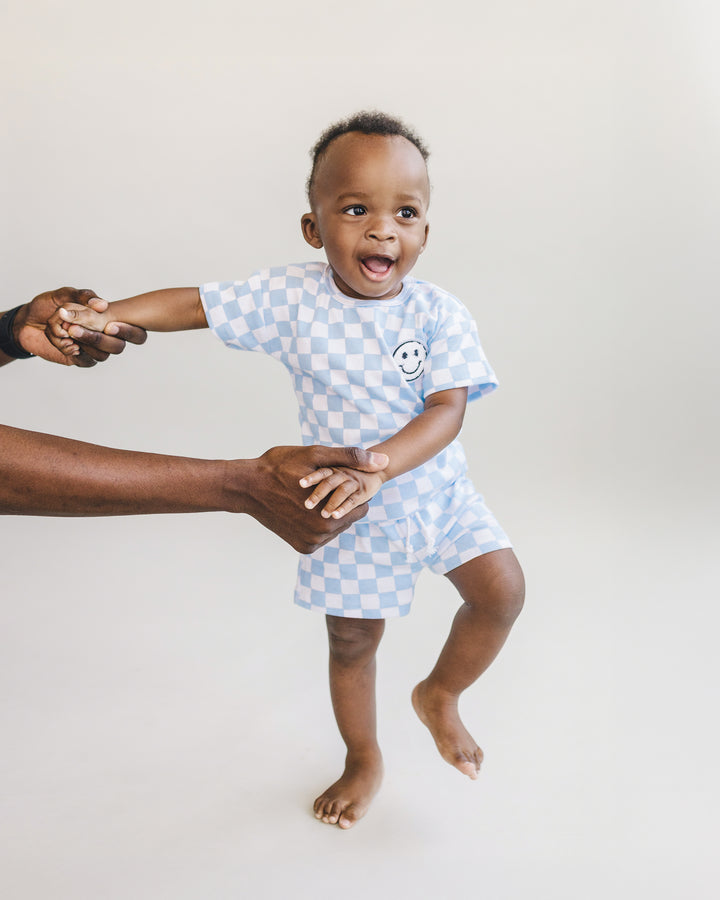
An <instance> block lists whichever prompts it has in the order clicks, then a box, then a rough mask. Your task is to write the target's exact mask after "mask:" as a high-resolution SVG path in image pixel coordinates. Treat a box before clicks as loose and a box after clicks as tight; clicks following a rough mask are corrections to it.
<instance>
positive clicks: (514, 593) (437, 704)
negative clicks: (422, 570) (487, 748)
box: [412, 550, 525, 778]
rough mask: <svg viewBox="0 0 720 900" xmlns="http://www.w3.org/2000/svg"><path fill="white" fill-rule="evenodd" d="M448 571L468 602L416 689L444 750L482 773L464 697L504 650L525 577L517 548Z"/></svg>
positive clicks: (420, 708)
mask: <svg viewBox="0 0 720 900" xmlns="http://www.w3.org/2000/svg"><path fill="white" fill-rule="evenodd" d="M447 577H448V578H449V579H450V581H452V583H453V584H454V585H455V587H456V588H457V589H458V591H459V592H460V596H461V597H462V599H463V601H464V603H463V605H462V606H461V607H460V609H459V610H458V612H457V615H456V616H455V619H454V620H453V624H452V628H451V630H450V636H449V637H448V639H447V641H446V643H445V646H444V647H443V649H442V651H441V653H440V657H439V658H438V661H437V663H436V664H435V668H434V669H433V670H432V672H431V673H430V675H429V676H428V677H427V678H426V679H425V681H421V682H420V684H418V685H417V687H416V688H415V690H414V691H413V697H412V699H413V706H414V707H415V711H416V712H417V714H418V716H419V717H420V719H421V720H422V722H423V723H424V724H425V725H427V727H428V728H429V729H430V733H431V734H432V736H433V738H434V739H435V743H436V745H437V748H438V750H439V751H440V754H441V756H442V757H443V758H444V759H445V760H447V762H449V763H450V764H451V765H453V766H455V767H456V768H457V769H459V770H460V771H461V772H462V773H463V774H465V775H468V776H469V777H470V778H477V773H478V771H479V769H480V764H481V762H482V757H483V754H482V750H481V749H480V748H479V747H478V745H477V744H476V743H475V741H474V739H473V738H472V736H471V735H470V734H469V733H468V731H467V730H466V728H465V726H464V725H463V723H462V721H461V719H460V716H459V714H458V699H459V697H460V694H461V693H462V692H463V691H464V690H465V688H467V687H469V686H470V685H471V684H473V682H474V681H476V679H478V678H479V677H480V675H482V673H483V672H484V671H485V669H487V667H488V666H489V665H490V663H491V662H492V661H493V660H494V659H495V657H496V656H497V654H498V653H499V652H500V649H501V647H502V645H503V644H504V643H505V639H506V638H507V636H508V634H509V633H510V629H511V628H512V626H513V623H514V622H515V619H516V618H517V616H518V615H519V613H520V610H521V609H522V605H523V599H524V596H525V583H524V579H523V574H522V570H521V569H520V566H519V564H518V561H517V559H516V558H515V554H514V553H513V552H512V550H495V551H493V552H492V553H486V554H485V555H484V556H478V557H476V558H475V559H471V560H470V561H469V562H467V563H465V564H464V565H462V566H459V567H458V568H457V569H454V570H453V571H452V572H449V573H448V576H447Z"/></svg>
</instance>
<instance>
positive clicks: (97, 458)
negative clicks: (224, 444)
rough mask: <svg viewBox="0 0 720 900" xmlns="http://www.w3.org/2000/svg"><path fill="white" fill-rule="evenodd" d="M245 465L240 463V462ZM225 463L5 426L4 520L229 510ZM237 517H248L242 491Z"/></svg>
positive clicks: (0, 439) (0, 449) (0, 490)
mask: <svg viewBox="0 0 720 900" xmlns="http://www.w3.org/2000/svg"><path fill="white" fill-rule="evenodd" d="M239 465H242V462H240V463H239ZM225 469H226V464H225V463H223V462H219V461H213V460H201V459H187V458H183V457H175V456H161V455H158V454H154V453H141V452H135V451H130V450H115V449H111V448H109V447H99V446H97V445H95V444H87V443H83V442H82V441H73V440H68V439H66V438H61V437H56V436H54V435H47V434H38V433H36V432H31V431H23V430H20V429H17V428H10V427H8V426H0V513H3V514H17V515H31V516H32V515H34V516H121V515H137V514H143V513H180V512H202V511H206V510H217V509H223V508H224V506H223V498H224V495H225V490H224V487H225V486H224V478H225V475H226V471H225ZM236 495H237V496H236V500H235V502H236V507H237V511H244V510H243V509H242V508H241V507H242V503H243V498H242V496H241V491H239V490H238V491H236Z"/></svg>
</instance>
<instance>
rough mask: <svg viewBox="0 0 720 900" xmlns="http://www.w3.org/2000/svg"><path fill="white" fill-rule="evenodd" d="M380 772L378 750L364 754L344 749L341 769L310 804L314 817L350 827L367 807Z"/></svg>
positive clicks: (375, 792)
mask: <svg viewBox="0 0 720 900" xmlns="http://www.w3.org/2000/svg"><path fill="white" fill-rule="evenodd" d="M382 774H383V764H382V756H381V755H380V751H379V750H377V751H374V752H371V753H367V754H352V753H348V755H347V759H346V760H345V771H344V772H343V773H342V775H341V776H340V778H339V779H338V780H337V781H336V782H335V784H333V785H331V786H330V787H329V788H328V789H327V790H326V791H324V792H323V793H322V794H321V795H320V796H319V797H318V798H317V800H316V801H315V803H314V804H313V810H314V811H315V818H317V819H321V820H322V821H323V822H325V823H326V824H327V825H339V826H340V828H352V827H353V825H354V824H355V823H356V822H357V821H358V819H362V817H363V816H364V815H365V813H366V812H367V811H368V809H369V807H370V803H371V802H372V799H373V797H374V796H375V794H377V792H378V790H379V788H380V783H381V782H382Z"/></svg>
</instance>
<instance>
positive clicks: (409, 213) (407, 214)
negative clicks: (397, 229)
mask: <svg viewBox="0 0 720 900" xmlns="http://www.w3.org/2000/svg"><path fill="white" fill-rule="evenodd" d="M398 215H399V216H400V218H401V219H414V218H415V216H416V215H417V210H415V209H413V208H412V206H403V208H402V209H401V210H400V211H399V212H398Z"/></svg>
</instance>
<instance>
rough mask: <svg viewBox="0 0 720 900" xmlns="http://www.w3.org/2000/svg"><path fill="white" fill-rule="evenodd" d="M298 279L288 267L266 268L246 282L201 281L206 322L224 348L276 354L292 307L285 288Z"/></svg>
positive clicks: (290, 294) (287, 289) (286, 328)
mask: <svg viewBox="0 0 720 900" xmlns="http://www.w3.org/2000/svg"><path fill="white" fill-rule="evenodd" d="M299 280H300V279H298V277H294V276H293V273H292V272H291V271H290V270H289V269H288V270H283V271H277V272H276V271H274V270H272V269H269V270H265V271H262V272H256V273H255V274H253V275H251V276H250V278H248V280H247V281H225V282H213V283H209V284H203V285H202V286H201V287H200V299H201V301H202V304H203V308H204V310H205V317H206V318H207V322H208V325H209V326H210V328H211V330H212V331H213V332H214V333H215V334H216V335H217V336H218V337H219V338H220V340H221V341H222V342H223V343H224V344H226V345H227V346H228V347H233V348H235V349H236V350H257V351H260V352H263V353H267V354H269V355H274V354H277V353H279V352H280V349H281V345H282V337H283V335H285V332H286V331H287V330H288V328H289V321H288V320H289V318H290V315H291V310H292V308H293V304H292V303H291V301H290V299H289V297H290V296H292V291H291V290H289V289H290V288H291V286H294V284H295V282H297V281H299Z"/></svg>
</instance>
